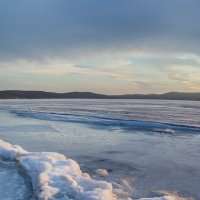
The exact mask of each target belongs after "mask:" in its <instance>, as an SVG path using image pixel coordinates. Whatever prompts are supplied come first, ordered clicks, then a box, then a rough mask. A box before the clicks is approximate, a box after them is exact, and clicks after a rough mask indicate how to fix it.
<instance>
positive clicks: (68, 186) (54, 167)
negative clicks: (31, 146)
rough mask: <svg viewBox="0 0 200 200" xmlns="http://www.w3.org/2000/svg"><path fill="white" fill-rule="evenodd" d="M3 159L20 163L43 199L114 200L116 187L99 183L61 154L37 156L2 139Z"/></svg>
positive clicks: (0, 152) (40, 199)
mask: <svg viewBox="0 0 200 200" xmlns="http://www.w3.org/2000/svg"><path fill="white" fill-rule="evenodd" d="M0 155H1V157H2V158H3V159H6V160H10V161H17V162H18V163H19V166H20V167H21V168H22V169H23V170H25V172H26V173H27V174H28V175H29V176H30V178H31V181H32V186H33V190H34V192H35V194H36V196H37V197H38V199H39V200H49V199H63V200H64V199H65V200H68V199H81V200H86V199H87V200H109V199H111V200H114V199H116V198H115V196H114V194H113V192H112V184H110V183H108V182H105V181H96V180H93V179H91V178H90V176H89V175H88V174H86V173H83V172H82V171H81V170H80V167H79V165H78V164H77V163H76V162H75V161H74V160H71V159H67V158H66V157H65V156H64V155H62V154H59V153H50V152H43V153H33V152H27V151H26V150H24V149H23V148H22V147H20V146H17V145H11V144H9V143H7V142H4V141H3V140H0Z"/></svg>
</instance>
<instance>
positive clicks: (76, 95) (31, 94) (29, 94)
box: [0, 90, 200, 101]
mask: <svg viewBox="0 0 200 200" xmlns="http://www.w3.org/2000/svg"><path fill="white" fill-rule="evenodd" d="M0 99H163V100H164V99H166V100H191V101H200V93H181V92H169V93H165V94H125V95H104V94H96V93H92V92H68V93H55V92H44V91H21V90H5V91H0Z"/></svg>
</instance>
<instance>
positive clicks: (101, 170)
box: [95, 169, 108, 176]
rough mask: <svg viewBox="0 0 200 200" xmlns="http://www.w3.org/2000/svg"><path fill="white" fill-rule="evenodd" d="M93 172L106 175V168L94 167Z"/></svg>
mask: <svg viewBox="0 0 200 200" xmlns="http://www.w3.org/2000/svg"><path fill="white" fill-rule="evenodd" d="M95 172H96V173H97V174H99V175H101V176H108V171H107V170H106V169H96V170H95Z"/></svg>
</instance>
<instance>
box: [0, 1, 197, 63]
mask: <svg viewBox="0 0 200 200" xmlns="http://www.w3.org/2000/svg"><path fill="white" fill-rule="evenodd" d="M199 8H200V1H199V0H185V1H183V0H167V1H165V0H163V1H162V0H124V1H122V0H101V1H99V0H79V1H74V0H68V1H66V0H42V1H41V0H29V1H27V0H20V1H15V0H1V1H0V29H1V31H0V58H1V60H4V59H5V60H6V59H14V58H26V59H35V58H37V59H39V58H43V57H51V56H55V57H59V56H65V57H68V56H74V55H77V54H84V53H85V52H86V51H87V50H88V49H90V51H94V52H95V51H105V50H111V51H112V50H129V49H135V50H138V49H140V50H150V51H156V52H160V51H161V52H168V51H174V52H183V53H194V54H199V53H200V49H199V42H200V24H199V23H198V19H199V18H200V12H199Z"/></svg>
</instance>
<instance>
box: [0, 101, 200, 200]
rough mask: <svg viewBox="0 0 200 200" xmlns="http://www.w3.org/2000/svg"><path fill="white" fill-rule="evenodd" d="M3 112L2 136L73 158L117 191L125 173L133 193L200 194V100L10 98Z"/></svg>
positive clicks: (1, 104)
mask: <svg viewBox="0 0 200 200" xmlns="http://www.w3.org/2000/svg"><path fill="white" fill-rule="evenodd" d="M0 110H1V111H2V112H0V122H1V124H0V138H2V139H3V140H5V141H9V142H10V143H12V144H16V143H17V144H19V145H20V146H23V147H25V149H27V150H28V151H30V152H32V151H33V152H35V151H41V152H44V151H54V152H60V153H62V154H64V155H67V157H68V156H70V157H71V158H73V159H74V160H76V161H78V163H79V165H80V166H81V169H82V170H83V171H84V172H87V173H88V174H90V176H91V177H93V179H96V180H104V181H106V182H109V183H112V186H113V192H114V193H116V194H119V193H117V189H116V185H117V184H118V185H119V183H121V182H120V181H118V180H121V179H122V180H127V185H125V184H124V185H123V187H126V189H127V190H126V192H127V191H128V192H129V189H130V192H129V195H127V197H132V198H133V199H139V198H142V197H151V198H152V197H154V196H157V199H159V200H160V198H161V197H159V196H161V195H165V197H166V196H170V195H166V194H160V193H159V194H158V195H157V193H156V191H159V190H165V191H177V192H178V194H179V195H180V196H185V197H188V198H189V197H193V198H194V199H195V200H196V199H200V191H199V184H200V177H199V174H200V173H199V172H200V168H199V166H200V157H199V152H200V146H199V143H200V134H199V133H200V129H199V128H200V118H199V116H200V103H199V102H187V101H145V100H131V101H125V100H109V101H104V100H9V101H1V102H0ZM13 111H14V112H13ZM11 113H16V114H11ZM41 119H42V120H41ZM110 120H111V121H110ZM112 120H113V121H112ZM74 122H76V123H74ZM77 122H79V123H77ZM104 122H111V123H110V124H111V126H110V125H109V123H107V124H106V123H104ZM113 122H114V123H113ZM121 122H123V123H121ZM124 122H125V123H124ZM129 122H131V123H130V124H129ZM144 122H145V123H144ZM154 122H155V123H154ZM126 123H127V124H126ZM50 127H52V128H50ZM192 127H193V128H192ZM44 141H45V142H44ZM14 156H15V154H14ZM24 156H25V155H24ZM29 156H30V155H29ZM32 156H35V155H32ZM7 159H9V157H8V158H7ZM18 163H19V162H18ZM96 169H105V170H107V171H108V175H107V176H102V175H101V174H97V173H96V172H95V170H96ZM84 175H85V176H87V175H86V174H84ZM122 189H124V188H122ZM123 191H124V190H122V191H121V192H122V193H123ZM152 191H153V192H152ZM122 196H123V195H122ZM124 196H125V195H124ZM120 197H121V196H120ZM171 198H172V197H171ZM0 199H1V198H0ZM154 199H156V197H155V198H154ZM157 199H156V200H157ZM177 199H180V198H177ZM177 199H176V200H177Z"/></svg>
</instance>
